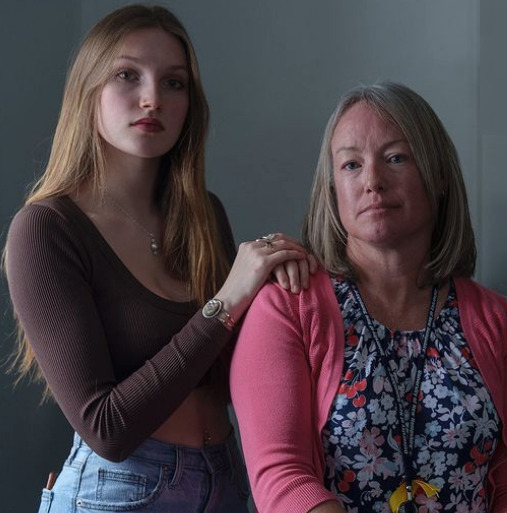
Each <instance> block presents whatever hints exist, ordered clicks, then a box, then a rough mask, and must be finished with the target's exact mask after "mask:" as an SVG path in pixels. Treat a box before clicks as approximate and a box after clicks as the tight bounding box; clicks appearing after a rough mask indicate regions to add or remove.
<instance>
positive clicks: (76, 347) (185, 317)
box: [7, 196, 234, 461]
mask: <svg viewBox="0 0 507 513" xmlns="http://www.w3.org/2000/svg"><path fill="white" fill-rule="evenodd" d="M213 202H214V204H215V205H216V208H217V215H218V219H219V222H220V225H221V226H222V233H223V235H224V244H226V245H227V247H228V251H229V254H230V255H231V257H232V256H233V255H234V243H233V241H232V234H231V230H230V227H229V223H228V221H227V218H226V216H225V212H224V210H223V207H222V206H221V204H220V202H219V201H218V199H216V198H213ZM7 278H8V284H9V291H10V294H11V298H12V301H13V305H14V309H15V311H16V313H17V314H18V316H19V319H20V321H21V324H22V326H23V329H24V330H25V332H26V334H27V336H28V339H29V340H30V343H31V345H32V347H33V349H34V352H35V355H36V358H37V361H38V362H39V365H40V366H41V369H42V371H43V373H44V376H45V378H46V379H47V381H48V384H49V386H50V388H51V391H52V392H53V394H54V397H55V399H56V401H57V402H58V404H59V405H60V407H61V408H62V410H63V412H64V414H65V416H66V417H67V419H68V420H69V422H70V423H71V425H72V426H73V428H74V429H75V430H76V431H77V432H78V434H79V435H80V436H81V437H82V438H83V439H84V440H85V442H86V443H87V444H88V445H89V446H90V447H91V448H92V449H93V450H94V451H95V452H97V453H98V454H99V455H100V456H102V457H104V458H107V459H109V460H112V461H120V460H122V459H124V458H126V457H127V456H128V455H129V454H130V453H132V451H133V450H134V449H135V448H136V447H137V446H138V445H139V444H140V443H142V442H143V441H144V440H145V439H146V438H147V437H148V436H150V434H151V433H152V432H153V431H155V429H157V428H158V427H159V426H160V425H161V424H162V423H163V422H164V421H165V420H166V419H167V418H168V417H169V416H170V415H171V413H172V412H174V410H175V409H176V408H177V407H178V406H179V405H180V404H181V402H182V401H183V400H184V399H185V397H186V396H187V395H188V394H189V393H190V392H191V391H192V389H194V388H195V387H196V385H198V383H199V381H200V380H201V379H202V378H203V376H204V375H205V374H206V372H207V370H208V369H209V368H210V366H211V365H212V364H213V362H214V361H215V360H216V359H217V356H218V355H219V353H220V352H221V350H222V349H224V348H225V347H226V345H227V343H228V342H230V341H231V334H230V332H229V331H227V330H226V329H225V328H224V326H223V325H222V324H221V323H220V321H218V320H215V319H205V318H204V317H203V316H202V315H201V313H200V310H199V309H198V308H197V306H196V305H195V304H193V303H176V302H173V301H169V300H166V299H163V298H161V297H159V296H157V295H155V294H153V293H152V292H150V291H149V290H148V289H146V288H145V287H144V286H143V285H141V284H140V283H139V282H138V281H137V280H136V278H135V277H134V276H133V275H132V274H131V273H130V272H129V271H128V269H127V268H126V267H125V266H124V265H123V263H122V262H121V260H120V259H119V258H118V257H117V256H116V254H115V253H114V252H113V250H112V249H111V248H110V246H109V245H108V244H107V242H106V241H105V239H104V238H103V237H102V235H101V234H100V232H99V231H98V230H97V229H96V228H95V226H94V225H93V223H92V222H91V221H90V220H89V219H88V217H87V216H86V215H85V214H84V213H83V212H82V211H81V210H80V209H79V208H78V207H77V206H76V205H75V204H74V203H73V202H72V200H71V199H70V198H68V197H66V196H62V197H57V198H51V199H47V200H45V201H43V202H40V203H36V204H33V205H29V206H26V207H24V208H23V209H21V210H20V212H18V214H17V215H16V216H15V218H14V220H13V222H12V224H11V227H10V230H9V234H8V259H7Z"/></svg>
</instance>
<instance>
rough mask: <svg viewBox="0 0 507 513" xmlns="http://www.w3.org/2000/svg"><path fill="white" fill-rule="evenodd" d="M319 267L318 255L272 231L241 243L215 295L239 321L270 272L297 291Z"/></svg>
mask: <svg viewBox="0 0 507 513" xmlns="http://www.w3.org/2000/svg"><path fill="white" fill-rule="evenodd" d="M316 269H317V262H316V260H315V258H314V257H313V256H311V255H309V254H308V253H307V252H306V250H305V249H304V248H303V247H302V246H301V244H299V243H298V242H297V241H295V240H294V239H292V238H291V237H288V236H287V235H284V234H281V233H276V234H270V235H267V236H266V237H262V238H260V239H257V240H255V241H250V242H242V243H241V244H240V245H239V249H238V254H237V256H236V259H235V260H234V264H233V266H232V268H231V271H230V273H229V276H228V277H227V279H226V281H225V283H224V285H223V286H222V288H221V289H220V290H219V291H218V293H217V294H216V297H217V298H218V299H220V300H221V301H222V302H223V304H224V308H225V309H226V310H227V311H228V312H229V314H230V315H231V316H232V317H233V319H235V320H236V321H237V320H238V319H239V318H240V317H241V316H242V315H243V314H244V313H245V311H246V309H247V308H248V307H249V306H250V303H251V302H252V300H253V298H254V297H255V295H256V294H257V292H258V291H259V289H260V288H261V287H262V285H263V284H264V282H265V281H266V280H267V279H268V277H269V276H270V275H271V273H273V274H274V276H275V278H276V279H277V281H278V282H279V283H280V285H281V286H282V287H284V288H286V289H289V287H290V289H291V290H292V291H293V292H298V291H299V289H300V287H301V286H303V287H308V283H309V274H310V273H313V272H315V270H316Z"/></svg>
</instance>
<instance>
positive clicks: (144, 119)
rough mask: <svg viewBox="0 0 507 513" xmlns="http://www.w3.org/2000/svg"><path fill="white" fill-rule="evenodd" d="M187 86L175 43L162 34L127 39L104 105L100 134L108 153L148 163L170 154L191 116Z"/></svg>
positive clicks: (159, 31)
mask: <svg viewBox="0 0 507 513" xmlns="http://www.w3.org/2000/svg"><path fill="white" fill-rule="evenodd" d="M188 82H189V73H188V69H187V61H186V58H185V52H184V50H183V46H182V44H181V43H180V41H179V40H178V39H177V38H176V37H174V36H172V35H170V34H168V33H167V32H165V31H164V30H162V29H157V28H147V29H141V30H136V31H134V32H132V33H130V34H129V35H127V36H126V37H125V39H124V41H123V44H122V45H121V48H120V51H119V54H118V58H117V59H116V61H115V62H114V68H113V72H112V74H111V78H110V79H109V80H108V81H107V82H106V84H105V85H104V87H103V89H102V93H101V96H100V101H99V108H98V131H99V133H100V135H101V136H102V138H103V139H104V140H105V141H106V146H107V147H108V150H110V152H111V150H118V151H120V152H122V153H124V154H127V155H131V156H133V157H136V158H143V159H153V158H158V157H161V156H162V155H164V154H165V153H167V152H168V151H169V150H170V149H171V148H172V147H173V146H174V144H175V143H176V141H177V140H178V138H179V136H180V133H181V130H182V127H183V124H184V122H185V119H186V116H187V112H188V103H189V99H188Z"/></svg>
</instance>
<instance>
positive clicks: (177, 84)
mask: <svg viewBox="0 0 507 513" xmlns="http://www.w3.org/2000/svg"><path fill="white" fill-rule="evenodd" d="M164 85H165V87H167V88H168V89H176V90H179V89H185V83H184V82H183V81H182V80H179V79H177V78H169V79H167V80H166V81H165V82H164Z"/></svg>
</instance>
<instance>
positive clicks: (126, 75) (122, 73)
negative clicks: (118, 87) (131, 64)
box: [115, 69, 135, 81]
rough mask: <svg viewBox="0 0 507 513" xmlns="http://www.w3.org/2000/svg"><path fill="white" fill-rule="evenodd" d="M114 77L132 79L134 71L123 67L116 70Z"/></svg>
mask: <svg viewBox="0 0 507 513" xmlns="http://www.w3.org/2000/svg"><path fill="white" fill-rule="evenodd" d="M115 77H116V78H119V79H120V80H125V81H130V80H134V78H135V77H134V73H132V71H129V70H127V69H123V70H121V71H118V73H116V75H115Z"/></svg>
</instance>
